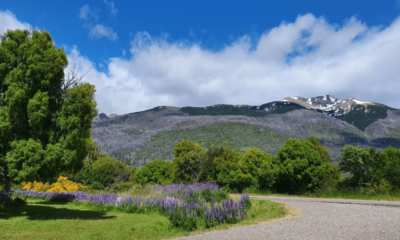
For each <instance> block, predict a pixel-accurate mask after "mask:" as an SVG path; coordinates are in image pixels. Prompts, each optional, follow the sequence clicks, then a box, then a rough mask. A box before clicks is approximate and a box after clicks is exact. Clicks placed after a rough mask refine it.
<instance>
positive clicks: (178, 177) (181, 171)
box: [172, 140, 206, 183]
mask: <svg viewBox="0 0 400 240" xmlns="http://www.w3.org/2000/svg"><path fill="white" fill-rule="evenodd" d="M174 156H175V157H174V159H173V161H172V164H173V175H172V178H174V181H175V182H177V183H180V182H182V183H194V182H197V181H198V179H199V175H200V171H201V163H202V162H203V161H204V159H205V157H206V151H205V149H204V148H203V147H202V146H200V145H199V144H197V143H192V142H191V141H189V140H183V141H182V142H179V143H177V144H176V145H175V147H174Z"/></svg>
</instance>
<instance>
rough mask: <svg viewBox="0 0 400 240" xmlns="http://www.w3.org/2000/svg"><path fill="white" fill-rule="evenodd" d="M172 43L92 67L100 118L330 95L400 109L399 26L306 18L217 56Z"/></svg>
mask: <svg viewBox="0 0 400 240" xmlns="http://www.w3.org/2000/svg"><path fill="white" fill-rule="evenodd" d="M167 40H168V39H167V37H166V36H163V37H161V38H154V37H152V36H150V35H149V34H148V33H147V32H139V33H137V34H136V36H135V38H134V40H133V41H132V42H131V49H130V51H131V54H132V57H131V58H130V59H123V58H112V59H110V61H109V63H108V66H107V69H108V73H107V74H105V73H102V72H100V71H97V70H96V69H95V67H94V66H93V64H92V65H87V69H91V72H92V73H91V74H88V75H87V76H86V80H87V81H89V82H91V83H93V84H95V85H96V88H97V90H98V92H97V95H96V96H97V101H98V105H99V109H100V111H101V112H106V113H112V112H117V113H120V114H121V113H129V112H134V111H140V110H145V109H149V108H152V107H155V106H162V105H167V106H207V105H214V104H219V103H226V104H249V105H259V104H263V103H266V102H269V101H274V100H280V99H282V98H284V97H286V96H296V95H299V96H304V97H311V96H318V95H324V94H331V95H333V96H335V97H338V98H341V99H344V98H349V97H355V98H358V99H362V100H367V101H375V102H379V103H384V104H387V105H389V106H391V107H397V108H399V107H400V99H399V98H398V89H399V88H400V82H399V77H398V75H399V74H398V66H400V58H398V57H397V56H399V55H400V20H399V19H397V20H395V21H394V22H393V23H392V24H391V25H390V26H388V27H386V28H383V29H378V28H375V27H369V26H367V25H366V24H365V23H362V22H361V21H360V20H358V19H356V18H354V17H353V18H350V19H348V20H347V21H346V22H345V23H344V24H343V25H336V24H331V23H328V22H327V21H326V20H325V19H324V18H317V17H315V16H314V15H312V14H307V15H303V16H299V17H298V18H297V19H296V21H294V22H283V23H282V24H280V25H279V26H277V27H275V28H272V29H270V30H269V31H267V32H265V33H264V34H262V36H261V37H260V39H259V40H258V41H257V44H256V47H255V48H252V49H255V50H250V49H251V39H250V37H248V36H243V37H241V38H240V39H237V40H236V41H235V42H233V43H232V44H230V45H228V46H227V47H226V48H225V49H222V50H220V51H218V52H212V51H209V50H206V49H203V48H201V47H200V46H199V45H197V44H188V43H187V42H172V43H171V42H168V41H167ZM74 51H75V52H74V54H75V56H80V55H79V52H78V50H77V49H75V50H74ZM86 61H88V62H90V61H89V60H88V59H86Z"/></svg>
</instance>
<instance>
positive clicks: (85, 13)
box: [79, 5, 100, 21]
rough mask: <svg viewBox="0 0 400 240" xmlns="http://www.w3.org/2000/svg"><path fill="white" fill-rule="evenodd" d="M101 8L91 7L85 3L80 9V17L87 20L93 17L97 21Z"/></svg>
mask: <svg viewBox="0 0 400 240" xmlns="http://www.w3.org/2000/svg"><path fill="white" fill-rule="evenodd" d="M99 12H100V10H99V9H91V8H90V6H89V5H84V6H83V7H82V8H81V10H80V11H79V18H82V19H85V20H87V19H88V18H89V16H90V17H92V18H93V19H94V20H95V21H97V20H99Z"/></svg>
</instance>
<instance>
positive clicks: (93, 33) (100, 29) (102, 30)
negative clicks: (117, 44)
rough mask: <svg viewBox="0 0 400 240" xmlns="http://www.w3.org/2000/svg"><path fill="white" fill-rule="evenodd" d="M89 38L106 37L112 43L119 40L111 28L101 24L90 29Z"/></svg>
mask: <svg viewBox="0 0 400 240" xmlns="http://www.w3.org/2000/svg"><path fill="white" fill-rule="evenodd" d="M89 36H90V37H92V38H102V37H106V38H108V39H110V40H112V41H115V40H117V39H118V36H117V34H116V33H115V32H114V31H113V29H112V28H111V27H106V26H103V25H100V24H97V25H96V26H94V27H91V28H90V31H89Z"/></svg>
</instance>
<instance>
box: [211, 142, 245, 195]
mask: <svg viewBox="0 0 400 240" xmlns="http://www.w3.org/2000/svg"><path fill="white" fill-rule="evenodd" d="M241 157H242V155H241V154H240V153H237V152H235V151H233V150H231V149H229V148H224V149H223V151H220V154H219V155H217V156H216V157H215V158H214V160H213V164H214V166H215V167H214V168H215V169H214V178H213V179H215V182H216V183H217V184H218V185H220V186H226V187H228V188H229V189H231V190H233V191H242V189H243V184H241V183H240V182H239V179H238V170H239V166H238V162H239V160H240V159H241Z"/></svg>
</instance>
